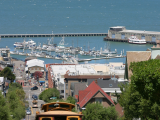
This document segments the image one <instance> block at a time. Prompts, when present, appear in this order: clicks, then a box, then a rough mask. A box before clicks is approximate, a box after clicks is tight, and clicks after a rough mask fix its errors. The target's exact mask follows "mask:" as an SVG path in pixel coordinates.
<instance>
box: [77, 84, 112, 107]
mask: <svg viewBox="0 0 160 120" xmlns="http://www.w3.org/2000/svg"><path fill="white" fill-rule="evenodd" d="M98 91H100V92H101V93H102V94H103V95H104V96H105V97H106V98H107V99H108V100H109V101H110V102H111V103H112V104H113V105H115V104H114V102H113V101H112V99H111V97H110V96H108V95H107V94H106V93H105V92H104V91H103V90H102V89H101V87H99V86H98V85H97V84H96V83H95V81H93V82H92V83H91V84H90V85H89V86H88V87H87V88H86V89H85V90H81V91H79V106H80V107H81V108H82V107H83V106H84V105H85V104H86V103H88V101H89V100H90V99H91V98H92V97H94V95H95V94H96V93H97V92H98Z"/></svg>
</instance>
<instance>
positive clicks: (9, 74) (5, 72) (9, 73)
mask: <svg viewBox="0 0 160 120" xmlns="http://www.w3.org/2000/svg"><path fill="white" fill-rule="evenodd" d="M0 76H1V77H4V78H7V79H8V80H11V82H13V81H14V80H15V78H16V76H15V75H14V74H13V73H12V71H11V69H10V68H9V67H5V68H4V69H3V70H2V71H1V72H0Z"/></svg>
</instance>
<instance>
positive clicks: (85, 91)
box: [79, 90, 90, 102]
mask: <svg viewBox="0 0 160 120" xmlns="http://www.w3.org/2000/svg"><path fill="white" fill-rule="evenodd" d="M89 92H90V91H87V90H80V91H79V102H80V101H82V100H83V98H84V97H85V96H86V95H87V94H88V93H89Z"/></svg>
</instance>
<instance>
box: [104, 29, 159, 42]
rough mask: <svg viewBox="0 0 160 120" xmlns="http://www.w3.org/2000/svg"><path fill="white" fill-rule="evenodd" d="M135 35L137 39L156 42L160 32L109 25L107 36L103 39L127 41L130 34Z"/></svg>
mask: <svg viewBox="0 0 160 120" xmlns="http://www.w3.org/2000/svg"><path fill="white" fill-rule="evenodd" d="M132 35H134V36H136V37H137V38H138V39H145V40H146V42H147V43H156V40H157V39H160V32H156V31H145V30H127V29H126V27H125V26H115V27H110V28H109V30H108V36H107V37H106V38H104V40H107V39H108V40H109V39H110V40H111V41H122V42H125V41H126V42H127V41H128V38H129V37H130V36H132Z"/></svg>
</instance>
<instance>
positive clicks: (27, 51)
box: [10, 37, 125, 63]
mask: <svg viewBox="0 0 160 120" xmlns="http://www.w3.org/2000/svg"><path fill="white" fill-rule="evenodd" d="M19 45H21V47H19ZM41 45H42V46H41ZM67 45H68V43H65V38H64V37H62V38H61V40H60V42H59V44H54V38H53V37H51V38H50V39H49V38H48V40H47V44H45V43H43V44H42V43H38V46H36V42H35V41H33V40H32V39H29V41H27V40H24V41H23V42H15V43H14V44H13V46H14V51H10V54H11V55H19V56H26V57H28V56H30V57H37V58H46V59H56V60H62V61H63V62H64V61H65V62H66V63H67V62H68V63H78V62H84V61H92V60H101V59H111V58H122V57H125V55H124V49H123V53H122V51H121V54H118V53H117V49H115V51H111V49H110V43H109V42H107V45H106V44H105V46H104V48H102V47H101V48H100V49H99V50H98V49H97V50H96V49H95V47H93V48H92V49H90V46H89V43H88V46H83V47H78V46H77V47H74V45H73V43H72V46H70V47H68V46H67ZM86 47H88V49H86ZM22 50H23V51H22ZM81 56H86V57H87V58H85V59H83V58H82V57H81Z"/></svg>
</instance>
